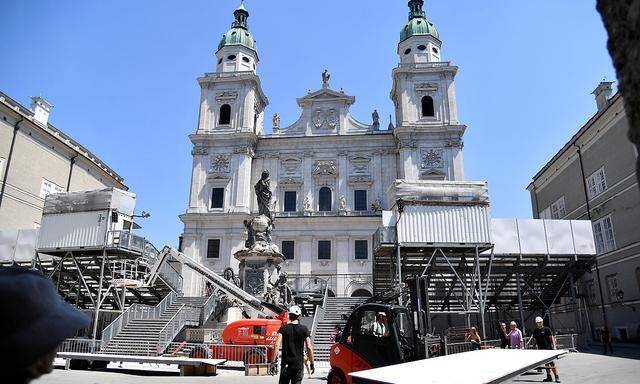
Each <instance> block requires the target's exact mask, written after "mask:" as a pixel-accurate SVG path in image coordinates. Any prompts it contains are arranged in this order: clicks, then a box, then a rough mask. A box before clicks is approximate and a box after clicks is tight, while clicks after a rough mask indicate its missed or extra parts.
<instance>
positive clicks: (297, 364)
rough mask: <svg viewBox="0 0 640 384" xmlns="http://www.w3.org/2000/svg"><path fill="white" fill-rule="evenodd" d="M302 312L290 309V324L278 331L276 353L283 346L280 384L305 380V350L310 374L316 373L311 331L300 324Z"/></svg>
mask: <svg viewBox="0 0 640 384" xmlns="http://www.w3.org/2000/svg"><path fill="white" fill-rule="evenodd" d="M301 314H302V310H301V309H300V307H299V306H297V305H294V306H292V307H291V308H289V324H286V325H283V326H282V327H280V330H278V339H277V341H276V347H275V350H276V351H278V352H279V351H280V346H282V357H281V359H280V380H279V381H278V383H279V384H300V383H302V379H303V378H304V367H305V362H304V359H305V357H304V352H303V351H304V349H305V347H306V350H307V359H308V360H309V369H310V373H311V374H313V373H314V372H315V367H314V364H313V348H312V347H311V337H310V336H309V329H307V327H305V326H304V325H301V324H300V320H299V319H300V315H301Z"/></svg>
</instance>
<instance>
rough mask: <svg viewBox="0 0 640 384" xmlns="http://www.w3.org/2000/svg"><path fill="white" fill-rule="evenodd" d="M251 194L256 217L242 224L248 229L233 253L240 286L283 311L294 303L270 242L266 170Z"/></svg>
mask: <svg viewBox="0 0 640 384" xmlns="http://www.w3.org/2000/svg"><path fill="white" fill-rule="evenodd" d="M254 191H255V193H256V197H257V200H258V214H257V215H256V216H253V217H252V218H251V219H248V220H245V221H244V226H245V227H246V229H247V240H246V241H245V243H244V245H245V247H244V249H241V250H240V251H238V252H236V253H235V254H234V257H235V258H236V259H237V260H238V261H239V262H240V273H239V275H240V286H241V287H242V289H244V290H245V291H246V292H248V293H250V294H252V295H254V296H256V297H257V298H259V299H262V300H263V301H266V302H268V303H270V304H274V305H278V306H280V307H285V308H286V307H288V306H289V305H290V303H291V302H293V296H292V294H291V289H290V288H289V287H288V285H287V277H286V274H285V272H284V271H281V267H280V264H281V263H282V262H283V261H284V256H283V255H282V253H280V249H279V248H278V246H277V245H276V244H273V243H272V239H271V231H272V230H273V228H274V218H273V213H272V209H273V203H272V199H273V192H272V191H271V187H270V180H269V171H266V170H265V171H263V172H262V176H261V177H260V180H258V182H257V183H256V185H255V186H254Z"/></svg>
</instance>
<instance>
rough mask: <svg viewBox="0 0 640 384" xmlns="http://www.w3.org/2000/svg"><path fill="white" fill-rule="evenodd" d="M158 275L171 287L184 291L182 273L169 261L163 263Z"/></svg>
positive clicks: (179, 291) (174, 289) (175, 290)
mask: <svg viewBox="0 0 640 384" xmlns="http://www.w3.org/2000/svg"><path fill="white" fill-rule="evenodd" d="M158 277H160V279H162V281H163V282H164V283H165V284H166V285H167V286H168V287H169V288H171V289H172V290H173V291H174V292H178V293H181V292H182V283H183V281H184V279H183V277H182V275H180V274H179V273H178V271H176V269H175V268H173V267H172V266H171V264H169V263H166V262H165V263H162V266H160V269H159V270H158Z"/></svg>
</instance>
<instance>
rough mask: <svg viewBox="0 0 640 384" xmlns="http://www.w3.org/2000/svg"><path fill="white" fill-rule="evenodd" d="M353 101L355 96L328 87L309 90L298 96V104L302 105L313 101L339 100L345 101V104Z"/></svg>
mask: <svg viewBox="0 0 640 384" xmlns="http://www.w3.org/2000/svg"><path fill="white" fill-rule="evenodd" d="M355 101H356V98H355V97H353V96H349V95H347V94H345V93H344V92H338V91H334V90H333V89H330V88H323V89H320V90H318V91H315V92H310V93H309V94H307V95H306V96H304V97H301V98H299V99H298V105H300V106H301V107H302V106H304V105H306V104H310V103H314V102H315V103H317V102H341V103H346V104H347V105H351V104H353V103H355Z"/></svg>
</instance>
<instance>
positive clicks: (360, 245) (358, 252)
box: [355, 240, 369, 260]
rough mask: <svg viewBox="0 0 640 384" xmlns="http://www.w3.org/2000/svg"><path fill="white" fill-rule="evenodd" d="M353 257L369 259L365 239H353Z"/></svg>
mask: <svg viewBox="0 0 640 384" xmlns="http://www.w3.org/2000/svg"><path fill="white" fill-rule="evenodd" d="M355 258H356V260H368V259H369V247H368V242H367V240H356V241H355Z"/></svg>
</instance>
